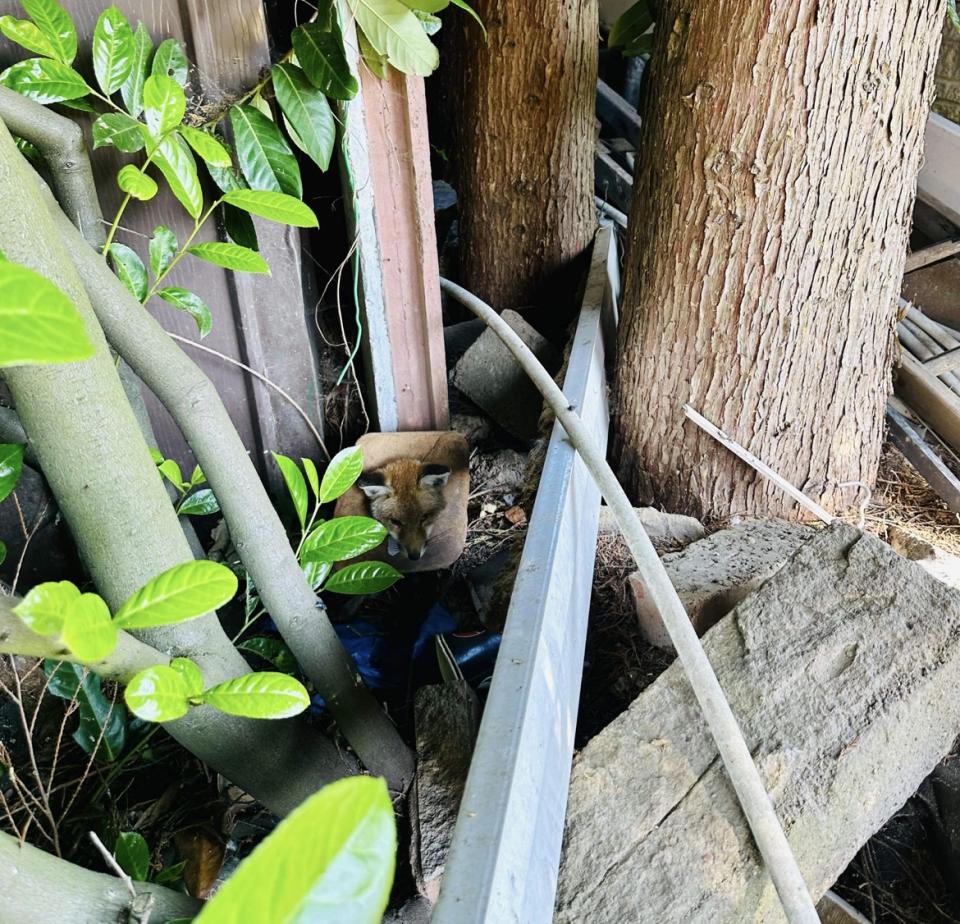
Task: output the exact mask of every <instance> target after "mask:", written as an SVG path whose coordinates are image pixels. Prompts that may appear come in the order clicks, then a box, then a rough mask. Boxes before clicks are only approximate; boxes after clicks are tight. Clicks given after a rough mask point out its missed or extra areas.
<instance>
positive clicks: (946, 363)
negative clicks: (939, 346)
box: [923, 347, 960, 375]
mask: <svg viewBox="0 0 960 924" xmlns="http://www.w3.org/2000/svg"><path fill="white" fill-rule="evenodd" d="M958 366H960V347H957V348H956V349H953V350H948V351H947V352H946V353H941V354H940V355H939V356H934V357H932V358H930V359H927V360H925V361H924V363H923V368H924V369H926V370H927V372H929V373H931V374H932V375H943V374H944V373H945V372H953V370H954V369H956V368H957V367H958Z"/></svg>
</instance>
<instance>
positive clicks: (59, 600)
mask: <svg viewBox="0 0 960 924" xmlns="http://www.w3.org/2000/svg"><path fill="white" fill-rule="evenodd" d="M79 599H80V591H79V590H78V589H77V587H76V585H74V584H72V583H70V581H48V582H47V583H45V584H37V586H36V587H33V588H31V590H30V593H28V594H27V595H26V596H25V597H24V598H23V600H21V601H20V603H19V604H17V606H15V607H14V608H13V611H14V613H16V614H17V616H19V617H20V619H21V621H22V622H23V624H24V625H25V626H26V627H27V628H28V629H29V630H30V631H31V632H36V633H37V635H59V634H60V633H61V632H62V631H63V627H64V624H65V623H66V619H67V615H68V614H69V612H70V610H71V608H72V607H73V605H74V603H76V602H77V600H79Z"/></svg>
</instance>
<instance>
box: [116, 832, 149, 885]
mask: <svg viewBox="0 0 960 924" xmlns="http://www.w3.org/2000/svg"><path fill="white" fill-rule="evenodd" d="M113 857H114V859H115V860H116V861H117V864H118V865H119V866H120V869H122V870H123V871H124V872H125V873H126V874H127V875H128V876H129V877H130V878H131V879H136V880H137V881H138V882H145V881H146V879H147V877H148V876H149V875H150V848H149V847H148V846H147V842H146V841H145V840H144V839H143V835H142V834H137V832H136V831H123V832H122V833H120V834H118V835H117V842H116V844H114V846H113Z"/></svg>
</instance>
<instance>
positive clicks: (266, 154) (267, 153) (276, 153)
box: [230, 106, 303, 199]
mask: <svg viewBox="0 0 960 924" xmlns="http://www.w3.org/2000/svg"><path fill="white" fill-rule="evenodd" d="M230 125H231V126H232V128H233V134H234V143H235V145H236V150H237V159H238V160H239V162H240V169H241V170H242V171H243V175H244V176H245V177H246V179H247V182H248V183H249V184H250V187H251V188H252V189H267V190H270V192H284V193H287V194H288V195H290V196H296V197H297V198H298V199H299V198H300V197H301V196H302V194H303V189H302V186H301V182H300V168H299V167H298V166H297V158H296V157H295V156H294V153H293V151H291V150H290V145H288V144H287V142H286V141H285V140H284V138H283V136H282V135H281V134H280V130H279V129H278V128H277V126H276V125H274V124H273V122H271V121H270V119H268V118H267V117H266V116H265V115H263V113H262V112H258V111H257V110H256V109H254V108H253V107H252V106H231V107H230Z"/></svg>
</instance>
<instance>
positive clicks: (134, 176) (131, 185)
mask: <svg viewBox="0 0 960 924" xmlns="http://www.w3.org/2000/svg"><path fill="white" fill-rule="evenodd" d="M117 186H119V187H120V188H121V189H122V190H123V191H124V192H125V193H128V194H129V195H131V196H132V197H133V198H134V199H139V200H140V201H141V202H147V201H149V200H150V199H152V198H153V197H154V196H155V195H156V194H157V189H158V187H157V183H156V181H155V180H154V179H153V177H150V176H147V174H145V173H141V172H140V170H138V169H137V168H136V167H134V166H133V164H127V165H126V166H124V167H121V168H120V172H119V173H118V174H117Z"/></svg>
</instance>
